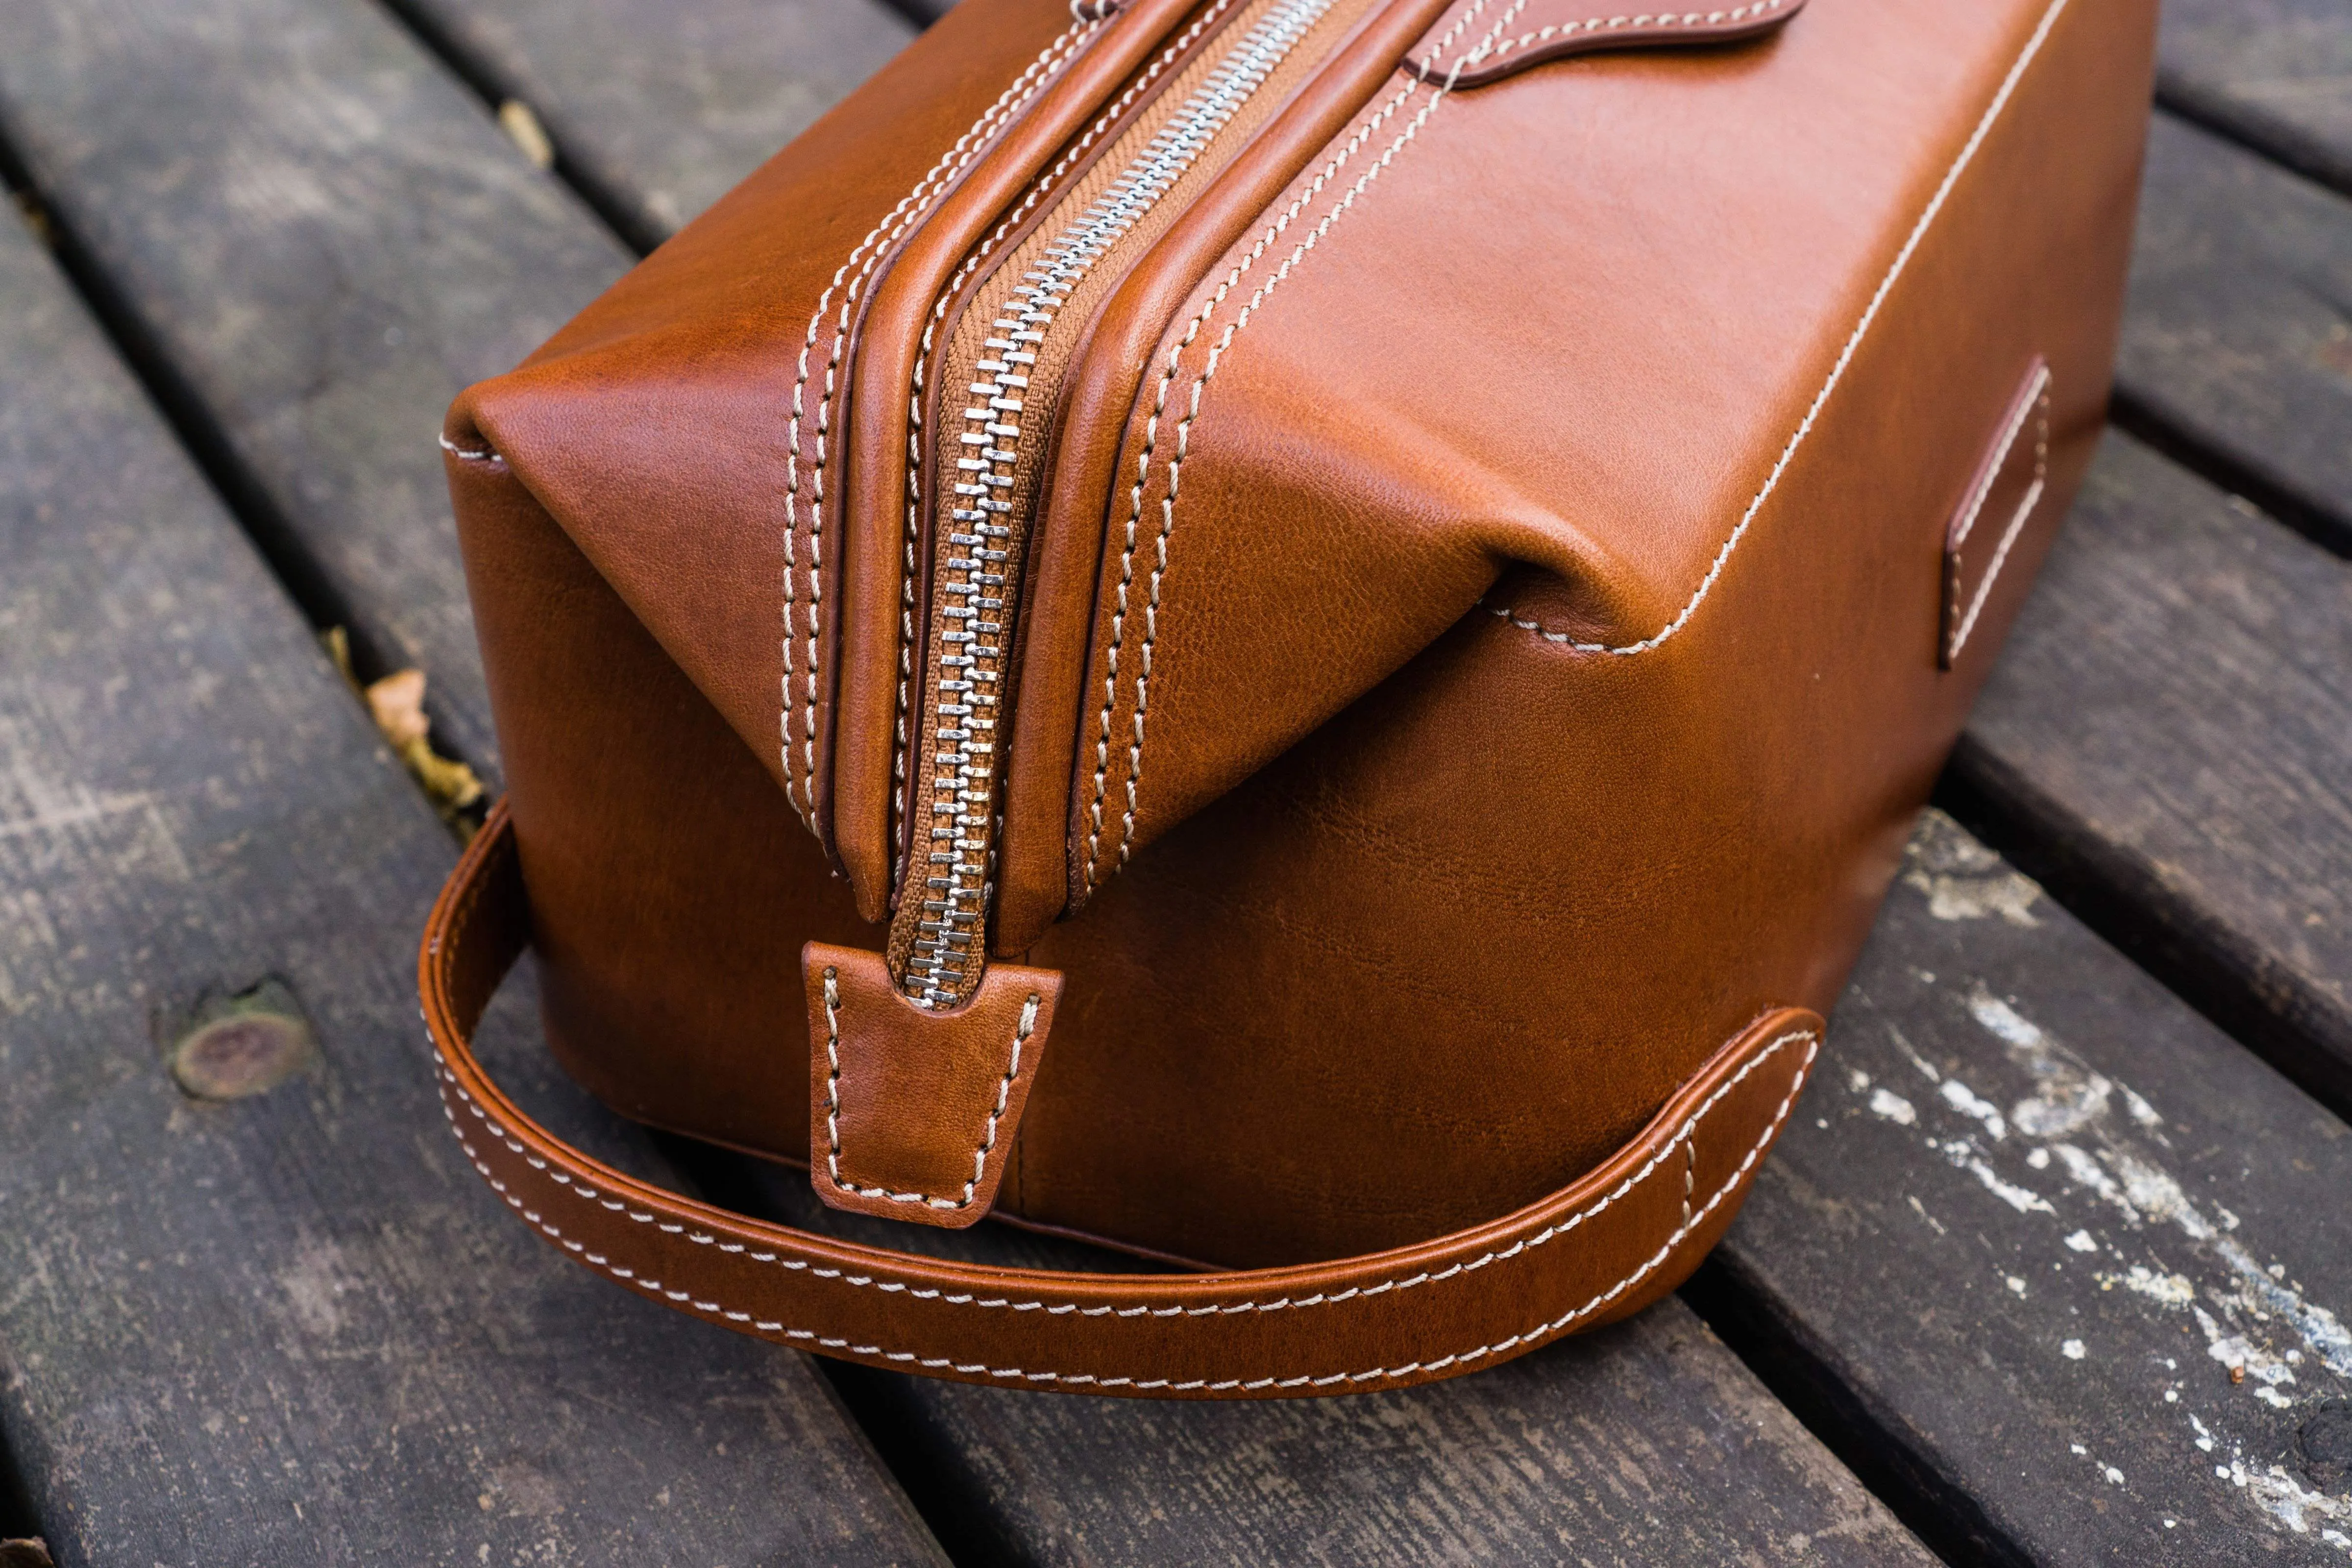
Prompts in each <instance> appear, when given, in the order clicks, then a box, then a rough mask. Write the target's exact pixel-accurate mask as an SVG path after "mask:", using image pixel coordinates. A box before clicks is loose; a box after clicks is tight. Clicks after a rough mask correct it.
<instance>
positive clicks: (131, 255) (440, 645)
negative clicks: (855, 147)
mask: <svg viewBox="0 0 2352 1568" xmlns="http://www.w3.org/2000/svg"><path fill="white" fill-rule="evenodd" d="M0 38H5V40H6V43H5V47H0V134H5V138H6V140H7V141H8V142H9V143H10V145H11V147H12V148H13V150H14V151H15V153H16V155H17V157H18V159H19V161H20V162H21V163H23V165H24V167H25V170H26V173H27V174H29V176H30V178H31V180H32V183H33V184H34V186H35V188H36V190H37V193H38V195H39V197H40V199H41V201H42V202H43V204H44V205H46V206H47V209H48V212H49V215H50V217H51V220H52V222H53V224H54V225H55V226H56V227H57V229H58V233H59V235H60V237H61V238H62V239H63V241H64V242H65V244H66V246H67V247H68V259H69V260H70V261H72V262H73V263H74V265H75V267H76V268H77V271H78V273H79V275H80V277H81V278H82V279H84V280H85V281H86V282H88V283H89V284H90V285H92V286H93V287H94V289H95V291H96V292H97V294H98V295H99V298H100V301H101V303H102V304H103V305H105V307H106V308H107V310H108V312H109V315H110V317H111V318H112V320H113V321H114V324H115V325H116V326H117V327H118V329H119V330H120V331H121V332H122V333H123V335H124V336H125V337H127V338H128V339H129V340H130V341H131V342H133V343H134V344H136V345H137V346H138V347H139V349H140V350H141V353H142V362H143V363H142V368H143V369H144V370H146V371H147V372H148V373H149V374H150V379H151V381H152V384H154V385H155V386H156V387H157V389H158V391H159V392H160V393H161V395H163V398H164V400H165V402H166V404H167V405H168V406H169V407H170V408H171V410H172V412H173V416H174V418H175V419H176V420H177V421H178V422H179V423H180V424H181V425H182V426H183V428H184V430H185V431H186V432H187V433H188V435H189V437H190V438H191V440H192V442H193V443H194V446H195V447H196V448H197V450H198V451H199V453H200V455H201V456H203V457H204V458H205V459H206V464H207V468H208V469H209V470H210V472H211V473H212V475H213V477H214V479H215V482H216V483H218V484H219V485H220V486H221V487H222V488H223V489H225V490H226V491H227V493H228V494H229V495H230V496H231V497H232V498H233V500H235V502H236V507H237V510H238V512H239V514H240V516H241V518H242V519H243V520H244V521H246V522H247V525H248V526H249V527H251V528H252V529H253V530H254V531H256V532H257V534H258V535H259V536H260V538H261V540H262V542H263V543H264V545H265V546H266V547H267V548H268V550H269V551H270V552H271V555H272V559H273V562H274V563H276V564H277V565H278V567H279V568H280V570H281V572H283V573H284V574H287V575H289V577H290V578H291V580H292V581H293V583H294V584H295V586H296V587H297V590H298V592H299V593H301V595H302V596H303V598H304V601H305V607H306V608H307V609H309V610H310V613H311V614H312V616H314V617H315V618H317V619H319V620H320V621H322V622H325V621H342V622H347V623H348V624H349V625H350V626H351V627H352V632H353V635H354V638H355V641H356V642H357V644H358V647H359V651H360V652H361V654H362V658H363V660H364V661H365V662H366V663H368V664H370V665H371V666H373V668H376V669H378V670H383V669H390V668H399V667H402V666H409V665H414V666H418V667H421V668H423V669H424V670H425V674H426V677H427V679H428V680H429V681H430V683H431V684H430V688H429V690H428V694H427V702H428V710H429V711H431V712H432V714H433V716H434V718H435V721H436V733H437V736H438V738H439V739H440V740H441V741H442V742H444V743H445V744H446V745H450V746H454V747H455V748H456V749H457V750H458V751H460V752H463V753H464V754H465V755H466V756H467V758H468V759H469V760H470V761H472V762H473V763H475V764H476V765H477V766H478V767H481V768H485V769H486V770H488V771H491V772H495V760H496V756H497V748H496V742H495V740H494V738H493V735H492V732H491V728H490V721H489V713H488V702H487V700H486V699H485V697H484V695H483V689H482V678H481V662H480V658H479V655H478V652H477V650H476V648H475V646H474V633H473V625H472V621H471V619H470V617H469V616H468V615H467V608H466V595H465V583H464V578H463V574H462V572H461V571H460V569H459V566H458V561H457V542H456V532H455V530H454V527H453V525H452V523H451V521H450V518H449V511H448V500H447V493H448V492H447V485H446V480H445V479H444V478H443V475H442V471H441V455H440V452H439V451H438V449H437V447H436V442H435V437H436V433H437V432H438V430H439V429H440V424H441V415H442V411H443V410H444V408H446V405H447V404H448V402H449V400H450V398H451V397H453V396H454V395H456V394H457V392H458V390H459V389H460V388H462V387H464V386H465V385H466V384H467V383H469V382H472V381H475V380H478V379H479V378H481V377H484V376H487V375H491V374H498V373H499V372H502V371H505V370H507V369H509V367H511V366H512V365H513V364H514V363H515V362H516V361H517V360H519V359H520V358H521V357H522V356H523V355H524V354H525V353H529V352H530V350H531V349H532V348H533V347H535V346H536V345H537V344H538V343H539V342H540V341H541V339H543V338H545V337H546V336H547V335H548V334H549V333H550V332H551V331H554V329H555V328H557V327H559V326H561V325H562V323H563V322H564V321H566V320H568V319H569V318H570V317H571V316H572V314H573V313H575V312H576V311H577V310H579V309H580V308H581V307H582V306H583V305H585V304H586V303H587V302H588V301H589V300H591V299H593V298H594V297H595V295H596V294H597V293H598V292H600V291H601V290H602V289H604V287H605V285H607V284H608V283H610V282H611V281H612V280H613V279H614V278H616V277H618V276H619V275H620V273H621V272H622V271H623V270H624V269H625V268H626V267H627V266H628V264H629V262H630V259H631V258H630V254H629V252H628V250H627V248H626V247H625V246H623V245H622V244H621V243H620V242H619V241H618V240H617V239H616V238H614V236H613V235H612V234H611V232H610V231H609V230H607V229H606V228H605V227H604V226H603V225H602V224H600V223H598V222H597V221H596V220H595V218H594V217H593V216H592V215H591V214H590V213H589V212H588V211H587V209H586V208H585V207H584V206H583V205H581V203H580V202H579V200H578V199H577V198H576V197H575V196H573V195H572V194H571V192H570V191H569V190H567V189H566V188H565V187H564V186H563V185H562V184H560V183H558V182H557V181H556V180H554V179H553V178H552V177H551V176H550V175H548V174H543V173H541V171H539V170H538V169H535V168H533V167H532V166H531V165H530V163H528V162H527V161H526V160H525V159H524V158H523V156H522V154H521V153H520V152H519V151H518V150H517V148H516V147H515V145H514V144H513V143H512V142H509V140H508V139H507V137H506V136H505V135H503V134H502V133H501V132H499V129H498V128H497V126H496V125H495V124H494V123H493V122H492V121H491V120H490V117H489V114H488V110H485V109H484V107H483V106H482V104H481V103H480V102H479V100H477V99H476V98H475V97H474V95H473V94H472V93H470V92H468V91H467V89H465V88H464V87H462V86H461V85H460V84H458V83H457V81H456V80H454V79H452V78H451V77H450V76H449V74H448V73H447V71H446V70H445V69H444V68H442V67H441V66H440V64H439V63H438V62H436V60H434V59H433V58H431V57H429V56H428V55H427V54H426V53H425V51H424V50H423V49H422V48H421V47H419V46H418V45H417V43H416V41H415V39H414V38H413V37H410V36H409V35H408V34H407V33H406V32H405V31H404V30H403V29H402V28H400V27H399V26H397V25H395V24H394V22H393V21H392V20H391V19H390V18H389V17H387V16H385V15H383V13H382V12H380V11H378V10H376V9H375V8H374V7H373V6H372V5H367V4H364V3H363V0H109V3H108V4H106V5H102V6H96V5H88V4H84V3H82V0H0Z"/></svg>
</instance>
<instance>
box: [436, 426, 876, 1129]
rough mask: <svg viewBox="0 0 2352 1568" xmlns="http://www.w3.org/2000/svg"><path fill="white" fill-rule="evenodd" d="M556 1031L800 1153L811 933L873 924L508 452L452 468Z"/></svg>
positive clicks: (578, 1052) (623, 1098)
mask: <svg viewBox="0 0 2352 1568" xmlns="http://www.w3.org/2000/svg"><path fill="white" fill-rule="evenodd" d="M448 466H449V468H450V488H451V491H452V493H453V495H454V497H455V498H456V500H457V533H458V539H459V542H460V543H461V544H462V546H463V548H464V551H465V558H466V580H467V589H468V591H469V593H470V594H471V596H472V599H473V605H474V618H475V623H476V625H477V626H478V628H479V629H480V634H481V639H482V658H483V664H484V667H485V668H486V670H487V673H488V678H489V689H490V700H491V704H492V706H493V708H494V710H495V711H496V713H497V715H498V725H499V745H500V747H501V748H502V750H503V752H504V755H505V757H506V763H507V780H508V790H507V796H506V800H507V805H508V808H509V811H510V812H511V814H512V816H513V817H514V822H515V832H516V834H517V837H518V839H519V843H520V853H521V858H522V868H523V877H524V880H525V882H526V884H527V886H528V888H529V890H530V902H531V908H532V928H533V929H532V940H533V944H534V947H535V949H536V952H537V955H538V964H539V973H540V980H541V1005H542V1007H543V1009H544V1012H545V1015H546V1020H547V1034H548V1041H549V1044H550V1045H551V1047H553V1049H554V1051H555V1054H556V1057H557V1058H558V1059H559V1060H560V1061H561V1062H562V1064H563V1067H564V1069H565V1070H566V1071H568V1072H569V1073H571V1074H572V1077H573V1078H575V1079H579V1080H580V1082H581V1083H582V1084H583V1085H584V1086H585V1087H586V1088H587V1089H589V1090H590V1091H591V1092H592V1093H593V1094H595V1095H596V1096H597V1097H598V1098H599V1099H601V1100H604V1102H605V1103H606V1104H608V1105H610V1106H612V1107H613V1108H614V1110H618V1111H620V1112H621V1113H622V1114H624V1115H625V1116H630V1117H633V1118H635V1119H636V1120H638V1121H646V1122H650V1123H652V1124H654V1125H656V1126H662V1127H668V1128H674V1129H677V1130H679V1131H688V1132H692V1133H694V1134H696V1135H697V1136H700V1137H704V1138H709V1139H711V1140H713V1141H715V1142H722V1143H729V1144H733V1145H737V1146H740V1147H745V1148H750V1149H752V1150H755V1151H758V1152H768V1153H774V1154H779V1155H784V1156H788V1157H791V1158H793V1159H800V1158H803V1157H804V1156H805V1154H806V1152H807V1142H806V1140H807V1134H808V1105H807V1094H808V1067H807V1050H808V1025H807V1012H806V1010H805V1005H804V1002H803V996H802V989H801V974H800V962H799V960H800V950H801V944H802V943H803V942H806V941H808V940H810V939H812V938H818V939H822V940H825V941H830V942H841V943H845V944H854V943H856V942H860V941H870V929H869V928H867V927H866V926H864V925H863V924H861V923H860V922H859V921H857V919H856V913H855V911H854V910H851V909H850V907H849V898H848V891H847V889H846V888H845V887H844V885H843V884H842V882H841V881H840V880H839V879H837V878H835V877H834V876H833V875H832V874H831V872H830V870H829V869H828V868H827V867H826V865H825V861H824V853H823V851H822V850H821V849H819V848H818V847H817V845H816V843H815V842H814V840H813V839H811V838H810V837H809V836H808V835H807V834H806V833H805V832H803V830H802V829H801V826H800V825H799V823H798V822H797V821H796V820H794V818H793V814H792V812H791V810H790V808H789V807H788V806H787V805H785V802H784V797H783V794H782V791H780V790H779V789H777V787H776V785H775V783H774V780H773V779H772V777H771V776H770V775H769V773H767V772H766V771H765V770H764V769H762V768H761V765H760V762H759V759H758V758H756V757H754V756H753V755H752V754H751V752H748V751H746V750H745V749H744V747H743V745H742V742H740V740H739V739H738V737H737V736H736V734H735V733H734V731H732V730H731V729H730V728H729V727H728V725H727V724H726V722H725V721H723V720H722V719H721V718H720V716H719V713H718V711H717V710H715V709H714V708H712V706H711V705H710V703H709V700H706V699H705V698H704V697H703V696H702V695H701V693H699V692H698V691H697V690H696V689H695V688H694V687H693V685H692V684H690V683H689V682H688V680H687V679H686V677H685V676H684V675H683V674H681V673H680V672H679V670H678V668H677V665H675V664H673V663H672V662H671V661H670V659H669V657H668V655H667V651H666V650H665V649H664V648H663V647H662V646H661V645H660V644H659V643H657V642H656V640H655V639H654V638H653V637H652V636H651V635H650V634H649V633H648V632H647V631H646V628H645V627H644V626H643V625H642V624H640V623H639V622H638V620H637V619H636V617H635V616H634V615H632V614H631V613H630V611H629V608H628V606H627V605H625V604H624V603H623V602H622V600H621V598H620V597H619V595H616V594H615V593H614V591H613V589H612V588H611V587H610V586H609V585H608V584H606V583H605V582H604V578H602V577H601V576H600V575H598V574H597V572H596V570H595V568H594V567H593V565H592V564H591V563H590V562H589V561H588V560H587V558H586V557H585V556H584V555H583V554H582V553H581V552H580V551H579V550H578V549H577V548H576V547H575V546H574V545H573V544H572V542H571V540H570V538H569V537H568V536H567V535H566V534H565V533H564V531H563V530H562V528H560V527H559V526H557V524H556V523H555V522H554V521H552V520H551V519H550V518H549V516H548V515H547V513H546V512H545V511H544V510H542V509H541V507H540V506H539V504H538V503H537V501H536V500H533V499H532V497H531V494H530V491H529V490H528V489H525V488H524V487H523V486H522V484H521V483H520V481H519V480H517V479H515V478H514V477H513V475H512V474H511V473H510V472H509V471H508V470H507V469H506V467H505V465H503V464H496V465H488V464H482V463H461V462H457V461H455V460H453V461H452V462H451V463H450V464H449V465H448Z"/></svg>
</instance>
